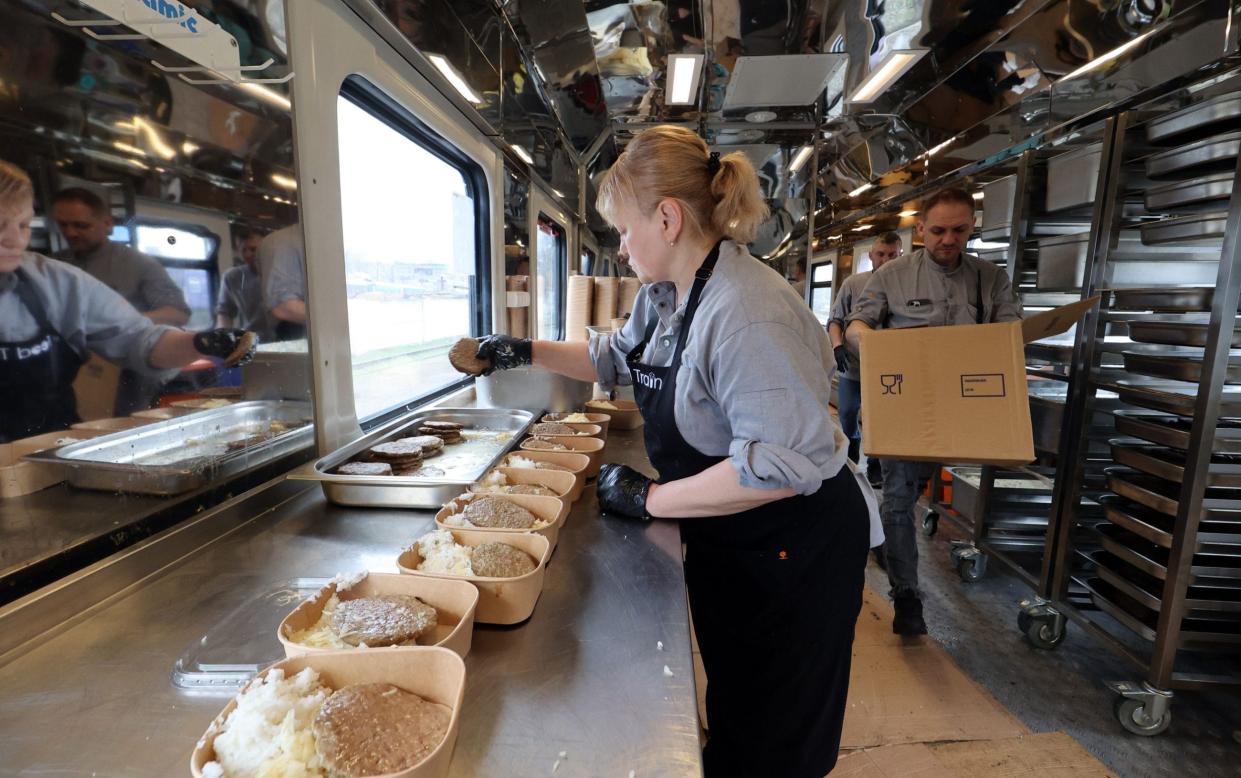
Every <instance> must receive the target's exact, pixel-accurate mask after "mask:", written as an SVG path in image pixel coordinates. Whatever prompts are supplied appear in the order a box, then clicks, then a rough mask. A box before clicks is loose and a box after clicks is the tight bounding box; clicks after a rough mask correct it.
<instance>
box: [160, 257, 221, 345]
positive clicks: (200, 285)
mask: <svg viewBox="0 0 1241 778" xmlns="http://www.w3.org/2000/svg"><path fill="white" fill-rule="evenodd" d="M166 270H167V271H168V275H170V276H172V281H173V283H175V284H176V285H177V286H179V287H181V292H182V293H183V294H184V295H185V302H186V303H187V304H189V306H190V320H189V322H188V323H187V324H186V325H185V327H186V329H190V330H206V329H211V327H212V322H213V321H214V320H215V317H214V316H213V315H212V308H211V287H212V286H213V283H214V281H213V277H212V274H211V271H210V270H209V269H207V268H198V267H177V266H174V267H168V268H166Z"/></svg>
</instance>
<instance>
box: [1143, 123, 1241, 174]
mask: <svg viewBox="0 0 1241 778" xmlns="http://www.w3.org/2000/svg"><path fill="white" fill-rule="evenodd" d="M1238 153H1241V132H1229V133H1225V134H1223V135H1216V136H1214V137H1210V138H1206V139H1205V140H1200V141H1198V142H1196V143H1190V144H1188V145H1185V146H1178V147H1177V148H1174V149H1169V150H1168V151H1161V152H1159V153H1158V154H1152V155H1151V156H1149V157H1147V158H1146V175H1148V176H1150V177H1151V178H1161V177H1164V176H1169V175H1173V174H1187V175H1193V174H1200V173H1221V172H1224V171H1226V170H1228V169H1230V168H1232V166H1233V165H1234V164H1235V163H1236V159H1237V154H1238Z"/></svg>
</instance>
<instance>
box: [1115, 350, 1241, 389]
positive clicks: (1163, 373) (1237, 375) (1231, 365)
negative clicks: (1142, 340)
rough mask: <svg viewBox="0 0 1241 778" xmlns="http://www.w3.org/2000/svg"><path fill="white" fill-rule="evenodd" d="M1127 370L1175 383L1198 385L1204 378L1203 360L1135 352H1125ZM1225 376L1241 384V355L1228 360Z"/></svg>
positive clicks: (1231, 381)
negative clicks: (1187, 382) (1186, 382)
mask: <svg viewBox="0 0 1241 778" xmlns="http://www.w3.org/2000/svg"><path fill="white" fill-rule="evenodd" d="M1124 357H1125V370H1128V371H1129V372H1131V373H1138V374H1140V375H1148V376H1152V377H1154V378H1169V379H1172V380H1174V381H1192V382H1193V383H1198V381H1199V380H1200V379H1201V378H1202V360H1201V359H1193V358H1191V357H1188V356H1175V357H1173V356H1163V355H1161V354H1139V353H1137V352H1133V351H1126V352H1124ZM1225 376H1226V378H1227V380H1228V381H1229V382H1230V383H1237V382H1241V355H1232V356H1230V357H1229V358H1228V369H1227V370H1226V371H1225Z"/></svg>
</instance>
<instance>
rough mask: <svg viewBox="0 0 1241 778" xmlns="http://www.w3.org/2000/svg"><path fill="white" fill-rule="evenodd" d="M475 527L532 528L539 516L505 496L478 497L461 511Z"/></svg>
mask: <svg viewBox="0 0 1241 778" xmlns="http://www.w3.org/2000/svg"><path fill="white" fill-rule="evenodd" d="M461 516H462V518H464V519H465V520H466V521H468V522H470V523H471V524H473V525H474V526H475V527H485V528H487V529H530V528H531V527H533V526H534V523H535V522H536V521H538V517H537V516H535V515H534V514H533V513H531V512H530V511H528V510H526V509H525V508H523V507H521V506H520V505H518V504H517V503H515V502H509V501H508V500H506V499H504V498H503V497H476V498H475V499H473V500H470V504H469V505H467V506H465V510H464V511H462V512H461Z"/></svg>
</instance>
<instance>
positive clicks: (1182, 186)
mask: <svg viewBox="0 0 1241 778" xmlns="http://www.w3.org/2000/svg"><path fill="white" fill-rule="evenodd" d="M1232 182H1233V174H1232V173H1215V174H1213V175H1209V176H1200V177H1198V178H1194V179H1190V180H1189V181H1173V182H1171V183H1169V184H1160V185H1159V186H1153V187H1151V188H1150V189H1147V190H1146V193H1145V194H1144V195H1143V200H1144V201H1145V203H1146V209H1147V210H1148V211H1164V210H1168V209H1173V208H1185V207H1188V206H1194V205H1200V204H1202V203H1210V202H1215V201H1217V200H1227V199H1229V198H1230V197H1232Z"/></svg>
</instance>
